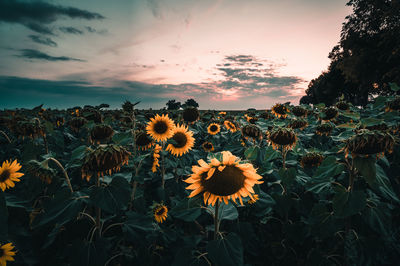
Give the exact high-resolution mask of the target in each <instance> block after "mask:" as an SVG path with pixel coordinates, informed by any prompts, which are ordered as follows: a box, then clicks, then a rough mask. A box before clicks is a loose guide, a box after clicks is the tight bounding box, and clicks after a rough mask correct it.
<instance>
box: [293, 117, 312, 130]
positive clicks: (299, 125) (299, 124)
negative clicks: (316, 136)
mask: <svg viewBox="0 0 400 266" xmlns="http://www.w3.org/2000/svg"><path fill="white" fill-rule="evenodd" d="M307 126H308V122H307V120H305V119H302V118H300V119H293V120H292V121H290V123H289V124H288V127H290V128H293V129H300V130H303V129H304V128H306V127H307Z"/></svg>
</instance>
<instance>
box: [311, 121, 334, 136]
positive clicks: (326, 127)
mask: <svg viewBox="0 0 400 266" xmlns="http://www.w3.org/2000/svg"><path fill="white" fill-rule="evenodd" d="M332 130H333V125H332V124H331V123H325V124H321V125H318V126H317V127H316V128H315V134H317V135H320V136H323V135H325V136H329V135H330V134H331V132H332Z"/></svg>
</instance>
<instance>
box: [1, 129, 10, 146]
mask: <svg viewBox="0 0 400 266" xmlns="http://www.w3.org/2000/svg"><path fill="white" fill-rule="evenodd" d="M0 133H1V134H2V135H3V136H4V137H5V138H6V139H7V140H8V142H9V143H11V140H10V138H9V137H8V136H7V134H6V133H5V132H4V131H3V130H0Z"/></svg>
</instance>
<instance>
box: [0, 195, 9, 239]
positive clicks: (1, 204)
mask: <svg viewBox="0 0 400 266" xmlns="http://www.w3.org/2000/svg"><path fill="white" fill-rule="evenodd" d="M7 235H8V210H7V204H6V199H5V197H4V192H3V191H0V241H6V240H7Z"/></svg>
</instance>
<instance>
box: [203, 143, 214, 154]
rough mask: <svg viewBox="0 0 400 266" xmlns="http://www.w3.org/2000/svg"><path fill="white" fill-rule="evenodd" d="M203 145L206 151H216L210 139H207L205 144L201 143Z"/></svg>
mask: <svg viewBox="0 0 400 266" xmlns="http://www.w3.org/2000/svg"><path fill="white" fill-rule="evenodd" d="M201 146H202V147H203V149H204V151H206V152H211V151H214V145H213V144H212V143H211V142H209V141H205V142H204V143H203V144H201Z"/></svg>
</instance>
